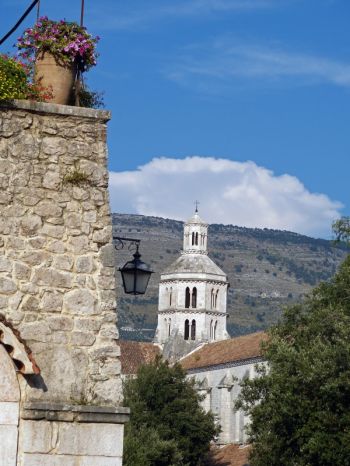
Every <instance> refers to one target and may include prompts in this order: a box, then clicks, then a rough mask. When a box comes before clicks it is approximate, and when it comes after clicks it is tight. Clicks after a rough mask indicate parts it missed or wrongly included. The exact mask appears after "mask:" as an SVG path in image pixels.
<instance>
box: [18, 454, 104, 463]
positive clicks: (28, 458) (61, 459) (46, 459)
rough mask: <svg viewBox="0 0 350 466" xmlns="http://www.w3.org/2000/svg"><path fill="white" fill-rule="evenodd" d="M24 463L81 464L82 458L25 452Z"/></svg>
mask: <svg viewBox="0 0 350 466" xmlns="http://www.w3.org/2000/svg"><path fill="white" fill-rule="evenodd" d="M22 464H23V466H80V458H77V457H75V456H68V455H64V456H57V455H49V454H47V455H45V454H42V455H41V454H31V453H25V454H24V455H23V462H22ZM95 466H100V464H99V463H96V465H95Z"/></svg>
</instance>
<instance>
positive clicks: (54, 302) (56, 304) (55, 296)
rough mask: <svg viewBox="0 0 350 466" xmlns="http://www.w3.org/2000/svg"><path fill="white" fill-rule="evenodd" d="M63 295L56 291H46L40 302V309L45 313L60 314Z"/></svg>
mask: <svg viewBox="0 0 350 466" xmlns="http://www.w3.org/2000/svg"><path fill="white" fill-rule="evenodd" d="M62 305H63V294H62V293H60V292H58V291H46V292H45V293H44V296H43V297H42V300H41V309H43V310H44V311H45V312H61V310H62Z"/></svg>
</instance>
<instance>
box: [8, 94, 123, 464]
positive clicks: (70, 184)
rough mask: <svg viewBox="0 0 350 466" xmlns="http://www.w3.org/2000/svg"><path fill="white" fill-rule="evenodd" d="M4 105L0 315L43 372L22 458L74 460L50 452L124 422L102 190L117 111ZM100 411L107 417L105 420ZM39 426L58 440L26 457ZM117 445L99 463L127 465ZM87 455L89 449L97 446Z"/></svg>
mask: <svg viewBox="0 0 350 466" xmlns="http://www.w3.org/2000/svg"><path fill="white" fill-rule="evenodd" d="M0 111H1V114H0V138H1V139H0V188H1V189H0V313H2V314H4V315H5V316H6V318H7V319H8V320H9V321H11V322H12V323H13V325H14V327H15V328H16V329H17V330H19V332H20V334H21V337H22V338H23V339H24V340H25V341H26V342H27V344H28V345H29V346H30V348H31V350H32V352H33V355H34V357H35V360H36V362H37V364H38V365H39V367H40V369H41V375H40V376H38V375H33V376H30V378H29V383H23V384H22V386H21V389H22V394H21V403H22V421H20V444H19V455H20V462H21V463H20V464H24V465H30V466H32V465H36V464H39V462H38V461H40V464H45V465H47V466H49V465H51V464H55V465H60V464H65V465H66V464H70V463H69V462H68V460H67V462H64V461H63V460H62V462H59V461H58V460H55V459H53V458H52V457H54V456H55V455H61V454H64V455H66V454H67V455H73V456H74V455H75V454H80V453H77V452H78V450H79V449H80V447H79V442H81V441H82V439H83V437H84V435H85V434H84V435H83V434H82V432H87V431H89V434H88V437H87V438H90V437H91V438H94V441H96V442H97V443H99V442H98V439H99V438H100V439H101V441H102V436H105V434H106V431H109V432H110V433H111V435H112V432H114V433H115V432H116V429H119V434H118V435H115V439H116V442H120V441H121V440H120V439H121V438H122V432H123V422H124V421H125V419H126V417H127V415H126V414H127V413H126V411H125V409H124V410H123V409H121V408H119V405H120V403H121V377H120V361H119V347H118V344H117V339H118V333H117V327H116V296H115V277H114V248H113V245H112V224H111V215H110V208H109V198H108V190H107V188H108V170H107V149H106V123H107V121H108V120H109V118H110V114H109V112H105V111H98V110H92V109H82V108H75V107H68V106H62V105H52V104H44V103H32V102H27V101H15V102H13V103H11V104H8V103H4V102H2V103H0ZM25 403H27V404H26V405H25ZM28 403H30V405H28ZM24 406H26V408H24ZM79 406H80V407H81V408H79ZM53 407H54V408H55V407H56V408H57V409H56V408H55V409H53ZM87 407H88V408H87ZM97 408H101V409H102V410H104V411H103V412H105V414H106V416H107V417H106V416H104V417H103V421H101V420H98V419H99V416H100V415H101V412H100V413H99V415H97V414H96V409H97ZM86 409H87V410H88V411H87V412H88V413H89V415H88V416H87V415H86ZM23 410H24V411H23ZM111 410H112V411H111ZM120 410H121V416H119V414H118V413H119V411H120ZM80 411H81V413H82V415H80V414H79V412H80ZM97 411H98V410H97ZM24 412H25V415H24V414H23V413H24ZM33 412H34V413H40V414H33ZM29 413H32V414H29ZM43 413H44V414H43ZM50 413H56V414H54V415H53V414H50ZM57 413H65V415H63V414H57ZM67 413H70V414H69V415H68V414H67ZM51 415H53V416H54V423H53V424H52V425H51V420H50V416H51ZM23 416H24V417H25V419H26V420H24V419H23ZM67 416H68V418H69V419H65V417H67ZM108 417H109V419H110V420H111V422H110V423H108V420H107V421H106V419H107V418H108ZM112 418H113V419H112ZM39 419H40V420H39ZM87 419H88V420H87ZM52 422H53V421H52ZM64 422H67V423H68V424H67V426H63V424H60V423H64ZM28 423H29V424H28ZM84 423H86V424H87V425H86V426H85V427H82V425H83V424H84ZM46 424H47V426H46V427H45V425H46ZM28 425H30V426H31V427H30V428H29V427H28ZM102 425H104V426H105V427H104V428H102V427H101V426H102ZM34 426H38V427H34ZM40 426H44V430H45V431H46V430H47V432H49V431H50V432H51V431H52V432H53V433H52V435H53V436H55V435H56V434H57V435H56V437H55V438H56V439H58V440H57V442H58V444H57V445H59V446H57V448H56V447H55V448H54V447H52V448H51V449H48V448H46V447H45V448H44V449H40V448H38V451H37V453H38V454H40V455H41V454H49V455H50V458H51V459H50V460H48V459H44V460H42V458H39V459H38V460H36V459H35V460H34V459H33V458H32V459H28V458H29V456H30V455H32V454H33V452H32V451H30V452H28V451H26V448H27V447H25V445H29V444H30V442H32V441H33V442H34V440H35V438H36V437H35V435H36V432H37V429H39V430H40V428H41V427H40ZM108 426H110V427H108ZM115 426H117V427H115ZM50 429H51V430H50ZM104 429H105V430H104ZM61 431H62V434H60V432H61ZM54 432H56V433H55V434H54ZM63 432H66V433H67V432H69V435H68V434H67V435H66V434H63ZM31 435H34V437H35V438H34V437H33V438H30V436H31ZM86 435H87V434H86ZM89 436H90V437H89ZM112 437H113V438H114V434H113V435H112ZM108 438H109V437H108ZM65 439H66V440H65ZM66 441H67V442H73V443H74V442H75V443H74V445H75V446H74V448H72V449H71V450H69V447H67V448H66V447H65V443H66ZM52 442H54V441H53V440H52ZM34 443H35V442H34ZM99 445H100V447H99V448H100V449H99V450H98V452H99V454H103V451H102V450H103V447H102V443H99ZM91 448H92V447H91ZM69 451H70V452H71V453H69ZM118 451H119V453H118V461H117V460H116V461H114V460H113V455H114V453H115V452H116V450H113V451H112V450H109V453H108V454H106V455H105V456H107V457H108V458H109V459H110V461H112V462H108V461H106V462H98V464H99V466H102V465H103V464H106V465H108V466H109V465H112V464H113V465H119V464H121V463H120V461H121V459H120V458H121V456H120V455H121V448H119V450H118ZM62 452H64V453H62ZM74 452H75V453H74ZM86 452H87V453H86V456H87V457H88V456H89V452H90V453H91V452H92V450H89V449H87V450H86ZM34 453H35V452H34ZM112 453H113V454H112ZM28 455H29V456H28ZM92 456H99V455H97V454H95V453H92ZM84 461H85V462H82V463H81V464H84V465H88V464H89V465H90V464H97V463H94V462H88V461H87V460H84ZM113 461H114V462H113ZM72 464H73V463H72ZM74 464H78V463H74ZM79 464H80V463H79Z"/></svg>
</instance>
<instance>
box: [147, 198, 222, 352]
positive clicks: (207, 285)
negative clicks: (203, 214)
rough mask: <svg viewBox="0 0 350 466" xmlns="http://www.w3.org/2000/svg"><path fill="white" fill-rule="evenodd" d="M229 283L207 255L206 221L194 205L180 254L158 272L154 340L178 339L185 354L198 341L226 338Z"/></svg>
mask: <svg viewBox="0 0 350 466" xmlns="http://www.w3.org/2000/svg"><path fill="white" fill-rule="evenodd" d="M228 286H229V284H228V281H227V276H226V274H225V272H223V271H222V270H221V269H220V268H219V267H218V266H217V265H216V264H215V263H214V262H213V261H212V260H211V259H210V257H209V256H208V224H207V223H206V222H204V221H203V220H202V219H201V218H200V216H199V214H198V206H197V207H196V211H195V213H194V215H193V216H192V217H191V218H190V219H189V220H187V222H186V223H185V225H184V237H183V250H182V251H181V255H180V257H179V258H178V259H177V260H176V261H175V262H174V263H173V264H172V265H170V266H169V267H168V268H167V269H166V270H165V271H164V272H163V273H162V274H161V278H160V283H159V306H158V327H157V332H156V337H155V341H156V342H157V343H160V344H163V345H168V344H171V342H172V341H174V340H176V341H177V342H178V344H180V342H181V346H182V348H184V354H186V353H187V352H188V351H191V350H192V349H193V348H194V347H195V346H197V345H198V344H201V343H204V342H212V341H218V340H224V339H227V338H229V335H228V333H227V330H226V319H227V312H226V303H227V289H228Z"/></svg>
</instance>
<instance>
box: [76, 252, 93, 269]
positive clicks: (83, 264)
mask: <svg viewBox="0 0 350 466" xmlns="http://www.w3.org/2000/svg"><path fill="white" fill-rule="evenodd" d="M92 269H93V259H92V257H91V256H80V257H78V258H77V260H76V261H75V271H76V272H77V273H91V272H92Z"/></svg>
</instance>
